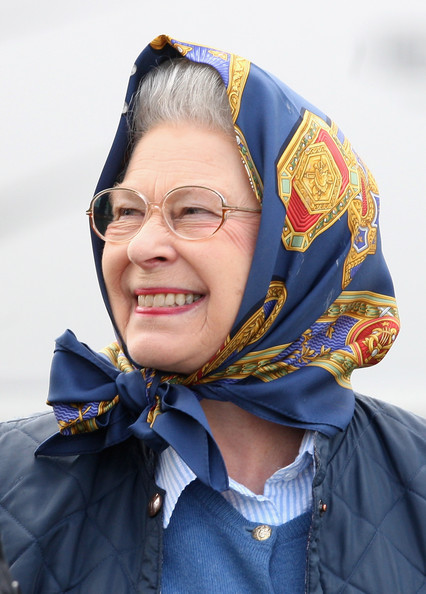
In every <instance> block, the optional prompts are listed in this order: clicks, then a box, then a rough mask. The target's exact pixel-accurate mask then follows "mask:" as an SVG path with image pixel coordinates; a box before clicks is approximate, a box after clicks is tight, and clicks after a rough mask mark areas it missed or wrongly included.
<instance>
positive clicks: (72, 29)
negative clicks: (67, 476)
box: [0, 0, 426, 419]
mask: <svg viewBox="0 0 426 594" xmlns="http://www.w3.org/2000/svg"><path fill="white" fill-rule="evenodd" d="M154 6H157V7H161V15H160V14H159V13H158V12H159V11H158V8H154ZM0 32H1V34H0V47H1V58H0V59H1V77H0V89H1V135H0V163H1V170H0V175H1V184H0V188H1V194H0V201H1V217H0V229H1V232H0V261H1V297H0V303H1V308H0V328H1V341H0V349H1V352H0V386H1V387H0V398H1V400H0V403H1V406H0V419H6V418H10V417H12V416H17V415H21V414H25V413H28V412H34V411H37V410H43V409H44V408H45V404H44V403H45V400H46V395H47V386H48V374H49V368H50V361H51V357H52V350H53V345H54V339H55V338H56V337H57V336H59V335H60V334H62V332H63V331H64V330H65V329H66V328H71V329H73V330H74V332H75V333H76V334H77V336H78V338H79V339H80V340H82V341H83V342H86V343H88V344H89V345H90V346H92V348H94V349H99V348H102V347H103V346H104V345H106V344H108V343H109V342H111V340H112V339H113V333H112V330H111V326H110V322H109V319H108V317H107V315H106V312H105V309H104V305H103V302H102V300H101V297H100V294H99V290H98V285H97V281H96V278H95V271H94V265H93V260H92V255H91V247H90V242H89V232H88V221H87V217H86V215H85V210H86V208H87V206H88V203H89V201H90V198H91V196H92V194H93V190H94V188H95V185H96V182H97V179H98V176H99V173H100V171H101V168H102V166H103V163H104V160H105V158H106V155H107V153H108V150H109V147H110V145H111V142H112V139H113V137H114V133H115V129H116V126H117V123H118V119H119V114H120V112H121V108H122V105H123V100H124V93H125V88H126V85H127V80H128V75H129V73H130V70H131V66H132V65H133V61H134V59H135V58H136V56H137V55H138V54H139V53H140V51H141V50H142V49H143V48H144V47H145V46H146V45H147V43H148V42H149V41H151V40H152V39H153V38H154V37H156V36H157V35H158V34H161V33H167V34H170V35H172V36H173V37H176V38H178V39H181V40H187V41H193V42H198V43H201V44H203V45H211V46H212V47H215V48H218V49H224V50H227V51H232V52H234V53H237V54H239V55H241V56H244V57H245V58H248V59H250V60H252V61H253V62H255V63H256V64H258V65H259V66H261V67H263V68H265V69H267V70H269V71H271V72H273V73H274V74H276V75H277V76H278V77H279V78H281V79H282V80H283V81H285V82H286V83H287V84H288V85H289V86H290V87H292V88H293V89H295V90H296V91H297V92H299V93H300V94H301V95H303V96H305V97H306V98H307V99H308V100H310V101H311V102H312V103H314V104H315V105H317V106H318V107H319V108H321V109H322V110H323V111H325V112H326V113H327V114H328V115H329V116H330V117H331V118H332V119H334V120H335V121H336V122H337V124H338V125H339V126H340V127H341V128H342V130H343V131H344V133H345V134H346V135H347V136H348V138H349V139H350V140H351V142H352V144H353V146H354V148H355V149H356V150H357V152H358V153H359V154H360V155H361V156H362V157H363V159H364V160H365V161H366V163H367V164H368V166H369V168H370V169H371V170H372V172H373V174H374V176H375V178H376V180H377V182H378V185H379V189H380V192H381V197H382V210H381V228H382V236H383V244H384V253H385V255H386V256H387V260H388V264H389V267H390V269H391V272H392V274H393V278H394V282H395V287H396V293H397V299H398V303H399V307H400V315H401V319H402V331H401V334H400V337H399V338H398V341H397V343H396V345H395V346H394V347H393V349H392V350H391V352H390V353H389V355H388V356H387V357H386V359H385V360H384V361H383V362H382V363H380V364H379V365H378V366H376V367H375V368H372V369H368V370H361V371H358V372H356V373H355V374H354V375H353V385H354V388H355V389H356V390H358V391H360V392H363V393H365V394H368V395H371V396H375V397H377V398H381V399H383V400H388V401H390V402H393V403H395V404H398V405H400V406H403V407H404V408H408V409H410V410H412V411H414V412H417V413H420V414H422V415H426V398H425V396H426V361H425V356H424V354H423V351H424V349H425V347H424V345H425V342H426V339H425V335H424V332H425V324H424V318H423V314H422V312H423V309H424V305H423V299H424V294H425V292H426V273H425V269H426V264H425V253H426V249H425V243H424V225H425V221H426V206H425V196H424V194H425V165H424V162H425V156H426V151H425V139H426V98H425V95H426V2H425V1H424V0H406V1H405V2H400V0H398V1H395V0H386V1H385V0H377V1H376V2H372V1H371V0H358V1H357V2H356V3H350V2H343V1H342V0H322V1H321V2H318V0H303V1H299V2H294V0H293V1H292V2H286V1H285V0H284V1H283V0H281V1H280V2H278V3H277V2H275V1H274V2H269V1H268V0H266V1H264V2H254V1H250V0H248V1H247V0H246V1H245V2H243V3H241V2H232V1H230V0H218V1H216V2H214V3H207V2H204V1H203V0H190V1H189V2H183V3H177V2H171V1H170V0H164V1H162V2H158V3H154V2H149V3H148V2H144V1H143V0H139V1H133V0H120V1H112V0H102V1H99V2H98V1H93V0H73V1H72V2H67V1H64V0H62V1H60V2H58V0H37V2H34V0H22V1H17V2H14V3H11V2H8V3H7V4H6V2H5V1H4V0H3V3H2V18H1V21H0Z"/></svg>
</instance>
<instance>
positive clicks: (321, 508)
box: [319, 499, 328, 515]
mask: <svg viewBox="0 0 426 594" xmlns="http://www.w3.org/2000/svg"><path fill="white" fill-rule="evenodd" d="M327 509H328V507H327V504H326V503H324V501H323V500H322V499H321V500H320V502H319V512H320V514H321V515H322V514H325V512H326V511H327Z"/></svg>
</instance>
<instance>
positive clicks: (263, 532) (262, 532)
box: [251, 524, 272, 540]
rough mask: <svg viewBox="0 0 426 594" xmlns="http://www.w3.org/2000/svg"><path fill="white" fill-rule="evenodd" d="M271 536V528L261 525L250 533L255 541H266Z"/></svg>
mask: <svg viewBox="0 0 426 594" xmlns="http://www.w3.org/2000/svg"><path fill="white" fill-rule="evenodd" d="M271 534H272V528H271V527H270V526H267V525H266V524H261V525H260V526H256V528H255V529H254V530H253V532H252V533H251V535H252V537H253V538H254V539H255V540H268V538H269V537H270V536H271Z"/></svg>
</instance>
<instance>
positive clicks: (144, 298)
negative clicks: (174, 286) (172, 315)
mask: <svg viewBox="0 0 426 594" xmlns="http://www.w3.org/2000/svg"><path fill="white" fill-rule="evenodd" d="M200 298H201V295H199V294H198V293H156V294H152V293H150V294H148V295H138V307H176V306H182V305H191V303H194V302H195V301H198V300H199V299H200Z"/></svg>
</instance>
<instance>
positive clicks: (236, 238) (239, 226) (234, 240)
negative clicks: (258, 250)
mask: <svg viewBox="0 0 426 594" xmlns="http://www.w3.org/2000/svg"><path fill="white" fill-rule="evenodd" d="M222 230H223V233H224V237H226V239H227V242H228V244H229V259H228V263H229V262H232V260H231V258H232V257H233V256H234V257H236V258H237V259H238V260H239V261H240V264H241V263H242V262H245V264H246V266H245V268H247V269H249V268H250V265H251V261H252V259H253V254H254V249H255V247H256V240H257V234H258V232H259V219H258V217H256V218H255V217H253V218H251V219H248V220H245V221H237V220H229V221H227V223H226V225H225V226H224V227H223V229H222Z"/></svg>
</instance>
